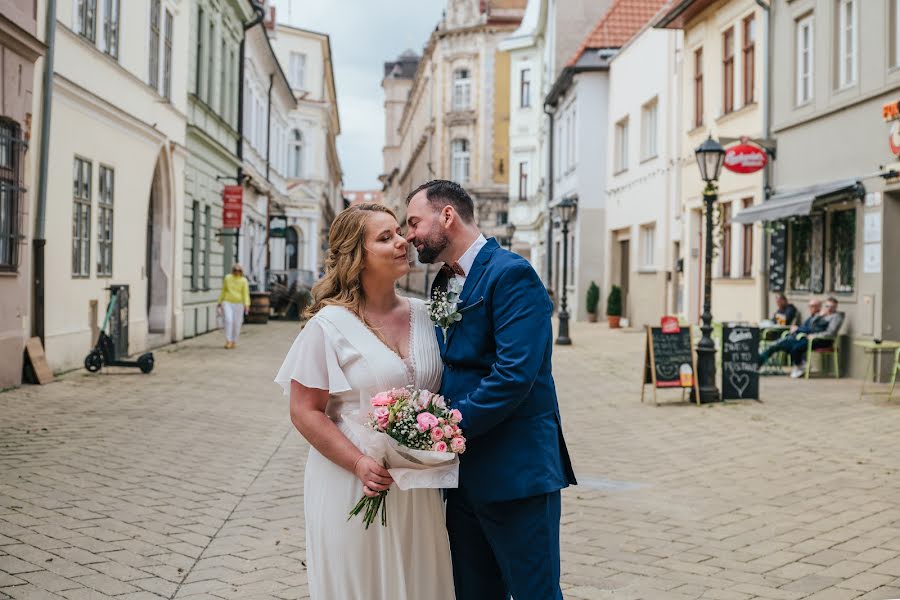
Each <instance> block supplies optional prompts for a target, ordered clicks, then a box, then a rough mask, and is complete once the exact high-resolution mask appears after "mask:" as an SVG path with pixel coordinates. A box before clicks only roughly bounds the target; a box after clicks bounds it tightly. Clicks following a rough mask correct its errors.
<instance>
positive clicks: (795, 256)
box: [788, 217, 812, 291]
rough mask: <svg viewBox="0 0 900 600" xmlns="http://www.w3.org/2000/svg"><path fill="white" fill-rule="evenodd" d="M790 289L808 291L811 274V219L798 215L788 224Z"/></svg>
mask: <svg viewBox="0 0 900 600" xmlns="http://www.w3.org/2000/svg"><path fill="white" fill-rule="evenodd" d="M788 235H789V238H790V242H789V243H790V253H791V289H792V290H796V291H809V288H810V283H811V276H812V219H810V218H809V217H798V218H796V219H794V220H793V221H791V222H790V223H789V226H788Z"/></svg>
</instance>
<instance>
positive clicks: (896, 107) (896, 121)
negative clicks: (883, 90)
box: [881, 101, 900, 156]
mask: <svg viewBox="0 0 900 600" xmlns="http://www.w3.org/2000/svg"><path fill="white" fill-rule="evenodd" d="M881 118H882V119H884V122H885V123H890V124H891V131H890V133H889V134H888V145H889V146H890V148H891V154H893V155H894V156H900V101H894V102H888V103H887V104H885V105H884V106H882V107H881Z"/></svg>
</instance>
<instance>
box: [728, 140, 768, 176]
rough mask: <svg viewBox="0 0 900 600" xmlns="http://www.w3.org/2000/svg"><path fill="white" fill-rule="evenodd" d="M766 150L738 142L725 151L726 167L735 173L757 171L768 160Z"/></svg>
mask: <svg viewBox="0 0 900 600" xmlns="http://www.w3.org/2000/svg"><path fill="white" fill-rule="evenodd" d="M768 160H769V159H768V157H767V156H766V152H765V150H762V149H760V148H757V147H756V146H751V145H750V144H738V145H737V146H732V147H731V148H729V149H728V150H726V151H725V168H726V169H728V170H729V171H732V172H734V173H756V172H757V171H759V170H760V169H762V168H763V167H765V166H766V163H767V162H768Z"/></svg>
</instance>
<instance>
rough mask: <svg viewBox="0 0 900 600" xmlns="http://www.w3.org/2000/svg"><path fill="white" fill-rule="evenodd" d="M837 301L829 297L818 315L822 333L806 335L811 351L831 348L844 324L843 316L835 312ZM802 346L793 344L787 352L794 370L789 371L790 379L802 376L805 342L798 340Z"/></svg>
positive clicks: (804, 363)
mask: <svg viewBox="0 0 900 600" xmlns="http://www.w3.org/2000/svg"><path fill="white" fill-rule="evenodd" d="M837 307H838V301H837V298H835V297H834V296H830V297H829V298H828V299H827V300H826V301H825V306H824V307H823V309H822V312H821V313H819V316H820V319H819V321H818V325H819V327H821V325H822V324H824V325H825V327H824V330H823V331H818V332H815V331H814V332H812V333H810V334H807V337H809V338H811V339H812V349H813V350H815V349H816V348H831V347H832V346H833V345H834V342H835V340H836V339H837V334H838V332H839V331H840V330H841V325H843V324H844V315H842V314H841V313H839V312H838V311H837ZM799 341H800V342H802V344H795V345H794V347H793V348H791V349H790V350H789V352H790V353H791V360H792V361H793V363H794V370H793V371H791V377H793V378H795V379H796V378H797V377H801V376H802V375H803V367H804V366H805V365H806V361H807V356H806V348H807V344H806V340H805V339H801V340H799Z"/></svg>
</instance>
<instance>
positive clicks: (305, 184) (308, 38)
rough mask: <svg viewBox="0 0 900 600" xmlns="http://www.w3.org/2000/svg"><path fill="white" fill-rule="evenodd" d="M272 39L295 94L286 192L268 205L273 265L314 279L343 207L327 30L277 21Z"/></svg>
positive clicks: (280, 270)
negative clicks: (329, 236) (309, 29)
mask: <svg viewBox="0 0 900 600" xmlns="http://www.w3.org/2000/svg"><path fill="white" fill-rule="evenodd" d="M270 35H271V42H272V46H273V48H274V49H275V54H276V56H277V57H278V62H279V63H281V65H282V66H283V67H284V68H285V72H286V74H287V78H288V81H289V83H290V86H291V88H292V91H293V94H294V96H295V98H296V100H297V108H296V109H294V110H293V111H291V112H290V114H289V115H288V117H287V139H286V141H285V144H284V147H285V148H286V150H287V173H286V177H287V179H288V197H287V199H286V200H285V201H284V203H283V204H282V203H273V205H272V206H271V207H270V216H271V217H272V222H271V230H272V231H271V235H270V240H269V265H270V270H271V272H272V273H273V274H275V275H280V276H285V277H287V278H288V279H289V280H290V281H294V280H295V279H301V280H303V281H305V282H307V283H312V281H313V279H314V278H316V277H317V276H318V274H319V273H320V272H321V271H322V269H323V267H324V251H325V248H327V245H328V228H329V227H330V226H331V222H332V220H334V217H335V215H337V213H338V212H340V211H341V210H343V208H344V198H343V195H342V182H343V181H342V178H343V172H342V171H341V164H340V160H339V159H338V154H337V142H336V138H337V136H338V135H339V134H340V132H341V123H340V120H339V118H338V109H337V95H336V92H335V86H334V72H333V69H332V54H331V41H330V38H329V37H328V35H326V34H324V33H317V32H315V31H307V30H305V29H299V28H297V27H291V26H288V25H281V24H279V25H276V26H275V28H274V30H273V31H272V32H271V34H270Z"/></svg>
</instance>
